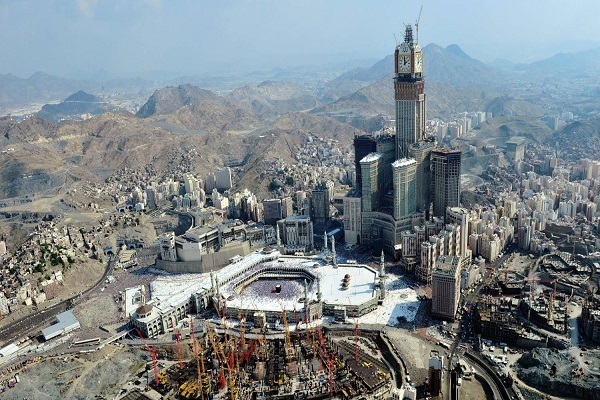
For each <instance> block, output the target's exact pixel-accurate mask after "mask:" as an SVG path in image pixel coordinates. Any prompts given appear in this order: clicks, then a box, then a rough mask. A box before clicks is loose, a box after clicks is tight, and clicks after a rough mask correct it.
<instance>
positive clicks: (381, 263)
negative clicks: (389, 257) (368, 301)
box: [379, 250, 385, 299]
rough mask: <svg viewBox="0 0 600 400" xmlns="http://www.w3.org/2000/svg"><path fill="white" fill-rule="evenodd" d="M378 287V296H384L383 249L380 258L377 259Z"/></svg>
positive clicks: (382, 297)
mask: <svg viewBox="0 0 600 400" xmlns="http://www.w3.org/2000/svg"><path fill="white" fill-rule="evenodd" d="M379 260H380V261H379V287H380V289H381V292H380V293H381V295H380V298H381V299H384V298H385V255H384V254H383V250H382V251H381V258H380V259H379Z"/></svg>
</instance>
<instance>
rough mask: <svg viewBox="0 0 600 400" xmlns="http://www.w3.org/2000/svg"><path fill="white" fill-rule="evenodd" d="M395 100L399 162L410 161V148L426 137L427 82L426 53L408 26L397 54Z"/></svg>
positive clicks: (395, 57) (395, 54)
mask: <svg viewBox="0 0 600 400" xmlns="http://www.w3.org/2000/svg"><path fill="white" fill-rule="evenodd" d="M394 59H395V68H394V69H395V76H394V94H395V95H394V98H395V100H396V159H401V158H406V157H408V146H410V145H411V144H413V143H415V142H418V141H419V140H422V139H423V137H424V135H425V81H424V80H423V53H422V51H421V47H420V46H419V44H418V43H416V42H415V41H414V40H413V31H412V26H411V25H407V26H406V30H405V33H404V41H403V42H402V43H400V44H399V45H398V46H396V51H395V53H394Z"/></svg>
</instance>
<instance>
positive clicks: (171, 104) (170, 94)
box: [136, 84, 221, 118]
mask: <svg viewBox="0 0 600 400" xmlns="http://www.w3.org/2000/svg"><path fill="white" fill-rule="evenodd" d="M220 101H221V98H220V97H219V96H217V95H216V94H215V93H214V92H211V91H210V90H205V89H200V88H199V87H196V86H194V85H190V84H185V85H179V86H177V87H173V86H167V87H165V88H162V89H158V90H156V91H155V92H154V93H153V94H152V96H150V98H149V99H148V101H147V102H146V103H145V104H144V105H143V106H142V107H141V108H140V109H139V111H138V112H137V114H136V115H137V116H138V117H141V118H148V117H151V116H153V115H160V114H169V113H172V112H175V111H177V110H179V109H180V108H181V107H183V106H187V105H190V104H194V103H200V102H216V103H219V102H220Z"/></svg>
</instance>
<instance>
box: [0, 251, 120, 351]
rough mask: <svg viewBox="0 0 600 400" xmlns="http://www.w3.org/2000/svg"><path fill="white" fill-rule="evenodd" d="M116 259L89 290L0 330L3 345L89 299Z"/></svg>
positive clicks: (110, 260) (112, 269) (113, 267)
mask: <svg viewBox="0 0 600 400" xmlns="http://www.w3.org/2000/svg"><path fill="white" fill-rule="evenodd" d="M117 259H118V254H117V255H115V256H113V257H112V258H110V259H109V261H108V263H107V264H106V268H105V269H104V274H103V275H102V277H101V278H100V280H99V281H98V282H96V284H95V285H94V286H92V287H90V288H89V289H86V290H85V291H84V292H82V293H81V294H80V295H77V296H74V297H71V298H68V299H66V300H63V301H61V302H60V303H58V304H56V305H54V306H52V307H49V308H47V309H45V310H43V311H40V312H38V313H36V314H31V315H28V316H26V317H24V318H22V319H20V320H18V321H16V322H14V323H12V324H11V325H9V326H6V327H4V328H2V329H0V338H2V340H3V341H4V342H5V343H10V342H13V341H14V340H15V339H17V338H22V337H23V336H26V335H32V334H37V333H39V331H40V330H41V327H42V326H43V325H45V324H47V323H48V322H49V321H50V320H52V319H53V318H54V317H55V316H56V315H58V314H60V313H62V312H65V311H66V310H68V309H70V308H73V305H74V304H76V303H79V302H81V301H82V300H83V299H85V298H87V297H89V296H90V295H91V294H92V293H94V292H95V291H98V290H99V289H100V287H101V286H102V285H103V284H104V281H105V280H106V278H107V277H108V276H109V275H110V274H112V273H113V272H114V270H115V264H116V261H117Z"/></svg>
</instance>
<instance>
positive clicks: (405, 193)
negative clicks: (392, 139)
mask: <svg viewBox="0 0 600 400" xmlns="http://www.w3.org/2000/svg"><path fill="white" fill-rule="evenodd" d="M392 169H393V171H394V218H395V219H401V218H404V217H408V216H409V215H411V214H414V213H415V211H416V209H417V198H416V195H417V189H416V182H415V178H416V174H417V162H416V161H415V160H413V159H412V158H411V159H408V158H403V159H402V160H396V161H395V162H394V163H393V164H392Z"/></svg>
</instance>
